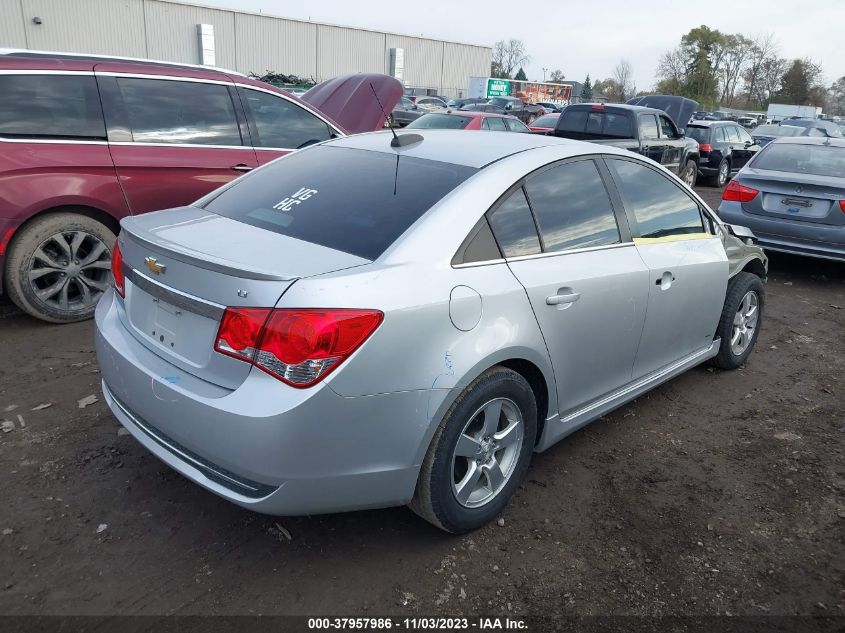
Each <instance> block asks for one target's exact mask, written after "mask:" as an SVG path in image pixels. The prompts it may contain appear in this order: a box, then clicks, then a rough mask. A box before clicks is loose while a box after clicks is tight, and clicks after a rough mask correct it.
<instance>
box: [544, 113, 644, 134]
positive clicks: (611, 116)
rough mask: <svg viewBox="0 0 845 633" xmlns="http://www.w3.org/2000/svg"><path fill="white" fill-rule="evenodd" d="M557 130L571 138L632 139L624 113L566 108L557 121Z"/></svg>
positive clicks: (626, 115) (628, 118)
mask: <svg viewBox="0 0 845 633" xmlns="http://www.w3.org/2000/svg"><path fill="white" fill-rule="evenodd" d="M557 129H558V131H559V132H566V133H567V135H568V136H570V137H571V138H634V130H633V128H632V127H631V118H630V116H629V115H628V113H626V112H621V113H617V112H610V111H607V110H573V109H572V108H567V109H566V110H564V112H563V114H561V115H560V118H559V119H558V124H557Z"/></svg>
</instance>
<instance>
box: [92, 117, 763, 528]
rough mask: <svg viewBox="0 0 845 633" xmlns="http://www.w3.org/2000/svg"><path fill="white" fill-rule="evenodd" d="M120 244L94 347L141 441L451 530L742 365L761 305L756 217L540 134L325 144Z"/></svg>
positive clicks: (607, 150) (228, 473)
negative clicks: (405, 507)
mask: <svg viewBox="0 0 845 633" xmlns="http://www.w3.org/2000/svg"><path fill="white" fill-rule="evenodd" d="M395 145H399V147H395ZM526 192H527V196H526ZM529 200H530V205H529ZM735 235H741V236H743V239H744V240H746V241H743V239H740V238H738V237H735ZM118 247H119V248H118V249H116V250H115V257H114V258H113V260H112V262H113V264H114V267H113V268H114V280H115V282H114V285H115V287H114V290H113V291H109V293H108V294H107V296H105V297H104V298H103V300H101V301H100V303H99V305H98V306H97V312H96V321H97V328H96V348H97V357H98V360H99V364H100V367H101V370H102V380H103V382H102V387H103V394H104V397H105V402H106V403H107V404H108V406H109V407H110V408H111V410H112V412H113V413H114V415H115V416H116V417H117V419H118V420H119V421H120V423H121V424H123V425H124V426H125V427H126V428H127V429H128V430H129V432H130V433H131V434H132V435H133V436H134V437H135V438H136V439H137V440H138V441H139V442H140V443H141V444H143V445H144V446H145V447H146V448H147V449H148V450H150V451H151V452H153V453H154V454H155V455H156V456H157V457H158V458H159V459H161V460H162V461H164V462H165V463H166V464H168V465H170V466H171V467H172V468H174V469H175V470H177V471H179V472H180V473H182V474H183V475H184V476H186V477H187V478H189V479H191V480H193V481H194V482H196V483H198V484H199V485H201V486H203V487H205V488H207V489H208V490H210V491H211V492H213V493H215V494H217V495H220V496H221V497H223V498H225V499H228V500H230V501H232V502H234V503H236V504H239V505H241V506H244V507H246V508H249V509H251V510H256V511H259V512H265V513H270V514H297V515H301V514H315V513H322V512H338V511H344V510H354V509H358V508H377V507H386V506H396V505H402V504H409V505H410V506H411V507H412V508H413V509H414V511H416V512H417V513H418V514H420V515H421V516H422V517H424V518H425V519H427V520H428V521H431V522H432V523H434V524H435V525H437V526H438V527H440V528H443V529H444V530H447V531H449V532H465V531H467V530H471V529H474V528H477V527H479V526H481V525H483V524H485V523H487V522H488V521H490V520H491V519H493V518H495V517H496V516H498V515H499V513H500V512H501V511H502V509H503V508H504V506H505V504H506V503H507V502H508V499H509V498H510V497H511V496H512V495H513V493H514V492H515V491H516V489H517V488H518V487H519V486H520V484H521V482H522V481H523V479H524V477H525V473H526V470H527V469H528V465H529V461H530V460H531V456H532V454H533V453H534V452H535V451H543V450H545V449H547V448H548V447H549V446H551V445H553V444H554V443H555V442H557V441H558V440H560V439H562V438H563V437H565V436H567V435H569V434H570V433H573V432H574V431H576V430H577V429H579V428H581V427H582V426H584V425H585V424H587V423H588V422H590V421H591V420H594V419H596V418H598V417H600V416H601V415H603V414H605V413H606V412H608V411H610V410H612V409H614V408H616V407H618V406H621V405H622V404H624V403H626V402H628V401H630V400H632V399H634V398H636V397H638V396H640V395H642V394H643V393H645V392H646V391H648V390H649V389H651V388H653V387H655V386H656V385H658V384H660V383H662V382H665V381H667V380H669V379H671V378H673V377H674V376H677V375H678V374H680V373H681V372H683V371H685V370H687V369H689V368H691V367H694V366H696V365H698V364H700V363H703V362H705V361H711V362H713V363H715V364H716V365H718V366H720V367H724V368H736V367H738V366H740V365H741V364H742V363H743V362H744V361H745V360H746V359H747V358H748V355H749V354H750V353H751V350H752V348H753V347H754V344H755V341H756V339H757V335H758V333H759V329H760V326H761V324H762V316H763V309H764V307H765V294H764V286H763V280H764V278H765V276H766V265H767V260H766V257H765V255H764V254H763V252H762V250H761V249H760V248H758V247H756V246H754V245H753V244H752V243H751V237H750V233H749V232H748V231H747V230H743V229H742V228H736V227H730V226H728V225H725V224H723V223H722V222H721V221H720V220H719V219H718V218H717V217H716V216H715V215H714V214H713V212H712V211H711V210H710V209H709V208H708V207H707V205H706V204H705V203H704V202H703V201H702V200H701V199H700V198H699V197H698V196H697V195H696V194H694V193H693V192H692V191H690V190H689V189H688V188H686V187H684V186H682V185H681V183H680V182H678V181H677V180H676V179H675V178H674V177H673V176H672V175H671V174H670V173H669V172H668V171H666V170H665V169H663V168H662V167H660V166H659V165H656V164H654V163H653V162H651V161H648V160H645V159H643V158H642V157H639V156H637V155H634V154H632V153H630V152H627V151H625V150H623V149H617V148H614V147H610V146H598V145H594V144H589V143H573V142H561V141H559V140H558V139H555V138H552V137H546V136H539V135H535V134H468V133H465V132H463V131H456V130H420V129H418V130H414V134H407V133H402V132H400V134H399V142H398V143H397V142H396V141H395V140H393V137H392V135H391V132H389V131H385V132H382V133H375V134H362V135H358V136H351V137H348V138H339V139H335V140H331V141H328V142H326V143H321V144H320V145H317V146H314V147H310V148H308V149H306V150H304V151H301V152H296V153H294V154H291V155H289V156H286V157H284V158H282V159H281V160H278V161H276V162H274V163H272V164H270V165H266V166H264V167H262V168H260V169H257V170H255V171H254V172H253V173H251V174H248V175H247V176H245V177H244V178H242V179H240V180H238V181H235V182H234V183H231V184H230V185H228V186H226V187H223V188H221V189H219V190H217V191H215V192H213V193H211V194H209V195H208V196H206V197H205V198H203V199H202V200H199V201H197V202H196V203H194V204H193V205H191V206H187V207H182V208H179V209H174V210H170V211H167V212H164V213H156V214H147V215H141V216H135V217H131V218H126V219H124V220H123V223H122V231H121V234H120V237H119V238H118ZM423 279H424V280H425V282H424V283H420V280H423ZM482 308H483V309H482ZM410 334H412V335H410Z"/></svg>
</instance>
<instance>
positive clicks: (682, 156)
mask: <svg viewBox="0 0 845 633" xmlns="http://www.w3.org/2000/svg"><path fill="white" fill-rule="evenodd" d="M691 103H695V102H691ZM689 117H690V113H689V112H685V113H683V114H682V115H681V117H680V120H683V121H688V120H689ZM550 134H553V135H554V136H557V137H559V138H571V139H576V140H580V141H590V142H592V143H600V144H602V145H612V146H615V147H621V148H623V149H627V150H630V151H632V152H635V153H637V154H642V155H643V156H646V157H648V158H651V159H652V160H653V161H655V162H656V163H659V164H661V165H663V166H664V167H666V168H667V169H669V170H670V171H672V172H674V173H675V174H677V175H678V176H679V177H680V178H681V180H683V181H684V182H685V183H686V184H687V185H688V186H690V187H692V186H693V185H694V184H695V178H696V172H697V166H698V143H697V142H696V141H695V140H694V139H692V138H688V137H686V136H685V135H684V133H683V132H681V131H680V130H679V129H678V127H677V126H676V125H675V122H674V121H673V120H672V119H671V118H670V117H669V116H668V115H667V114H666V113H665V112H664V111H662V110H657V109H655V108H647V107H643V106H633V105H627V104H613V105H605V104H601V103H577V104H574V105H571V106H569V107H567V108H566V110H564V111H563V113H562V114H561V115H560V116H559V117H558V120H557V126H556V127H555V129H554V131H552V132H550Z"/></svg>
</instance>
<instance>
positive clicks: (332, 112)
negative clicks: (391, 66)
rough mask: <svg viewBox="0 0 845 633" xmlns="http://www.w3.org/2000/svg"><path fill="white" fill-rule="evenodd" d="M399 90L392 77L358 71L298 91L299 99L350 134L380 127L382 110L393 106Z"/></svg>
mask: <svg viewBox="0 0 845 633" xmlns="http://www.w3.org/2000/svg"><path fill="white" fill-rule="evenodd" d="M373 90H375V93H376V95H378V100H376V96H375V95H373ZM403 93H404V89H403V88H402V84H401V83H400V82H399V80H398V79H395V78H394V77H389V76H388V75H381V74H378V73H360V74H356V75H345V76H342V77H336V78H334V79H329V80H327V81H323V82H321V83H319V84H317V85H316V86H314V87H313V88H311V89H310V90H309V91H307V92H306V93H305V94H304V95H302V100H303V101H305V102H307V103H309V104H310V105H311V106H313V107H315V108H317V109H318V110H320V111H321V112H323V113H324V114H327V115H328V116H329V117H331V118H332V119H333V120H335V121H337V122H338V123H340V124H341V125H342V126H343V127H344V128H345V129H346V131H347V132H349V133H350V134H359V133H361V132H373V131H375V130H380V129H381V128H382V127H384V124H385V121H386V120H387V119H386V118H385V115H384V113H385V112H391V111H392V110H393V108H394V106H395V105H396V104H397V103H399V100H400V99H401V98H402V94H403ZM379 101H380V102H381V106H379ZM382 108H383V109H384V111H382Z"/></svg>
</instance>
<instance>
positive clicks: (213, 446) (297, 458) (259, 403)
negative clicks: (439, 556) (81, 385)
mask: <svg viewBox="0 0 845 633" xmlns="http://www.w3.org/2000/svg"><path fill="white" fill-rule="evenodd" d="M122 309H123V307H122V305H121V304H120V302H119V301H118V300H117V299H116V298H115V296H114V295H113V293H111V292H109V293H108V294H107V295H106V296H104V297H103V299H102V300H101V301H100V303H99V304H98V306H97V311H96V325H97V328H96V345H97V357H98V360H99V362H100V367H101V371H102V376H103V394H104V396H105V401H106V403H107V404H108V405H109V407H110V408H111V410H112V413H113V414H114V415H115V417H116V418H117V419H118V420H119V421H120V423H121V424H122V425H123V426H125V427H126V428H127V429H128V430H129V432H130V433H131V434H132V435H133V436H134V437H135V439H137V440H138V441H139V442H140V443H141V444H143V445H144V446H145V447H146V448H147V449H148V450H149V451H150V452H152V453H153V454H154V455H156V457H158V458H159V459H161V460H162V461H163V462H165V463H166V464H167V465H169V466H170V467H172V468H173V469H174V470H177V471H178V472H180V473H181V474H182V475H184V476H185V477H187V478H189V479H191V480H193V481H194V482H196V483H198V484H199V485H201V486H203V487H204V488H206V489H208V490H210V491H211V492H214V493H215V494H217V495H219V496H221V497H223V498H225V499H227V500H229V501H231V502H233V503H236V504H238V505H241V506H243V507H246V508H249V509H252V510H256V511H258V512H264V513H267V514H279V515H301V514H318V513H325V512H338V511H344V510H357V509H363V508H376V507H387V506H393V505H401V504H404V503H407V502H408V501H409V500H410V499H411V497H412V495H413V492H414V487H415V485H416V479H417V474H418V471H419V463H418V459H419V458H418V455H419V454H420V453H423V452H424V451H421V450H420V448H421V443H422V442H424V441H426V439H427V437H428V435H429V433H428V427H429V425H428V422H427V421H426V420H425V415H426V414H425V412H426V410H427V400H428V398H429V396H430V395H431V394H430V393H429V391H409V392H399V393H391V394H380V395H374V396H364V397H356V398H348V397H343V396H340V395H338V394H337V393H336V392H334V391H333V390H332V389H331V388H330V387H329V386H328V385H327V384H322V385H318V386H316V387H314V388H311V389H294V388H292V387H288V386H286V385H284V384H283V383H281V382H279V381H277V380H275V379H273V378H271V377H270V376H268V375H266V374H264V373H263V372H261V371H259V370H256V369H253V370H252V371H251V372H250V374H249V376H248V377H247V379H246V380H245V381H244V383H243V384H242V385H241V386H239V387H238V388H237V389H235V390H226V389H222V388H220V387H216V386H214V385H211V384H209V383H207V382H205V381H202V380H201V379H199V378H197V377H195V376H192V375H191V374H188V373H186V372H183V371H181V370H180V369H178V368H176V367H175V366H173V365H171V364H169V363H167V362H166V361H164V360H163V359H162V358H160V357H158V356H157V355H155V354H153V353H152V352H151V351H149V350H148V349H147V348H146V347H145V346H143V345H141V344H140V343H139V342H138V341H137V340H136V339H135V338H134V336H133V335H132V334H131V333H130V332H129V331H128V330H127V329H126V328H125V327H124V326H123V324H122V322H121V319H120V315H119V312H120V311H121V310H122Z"/></svg>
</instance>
